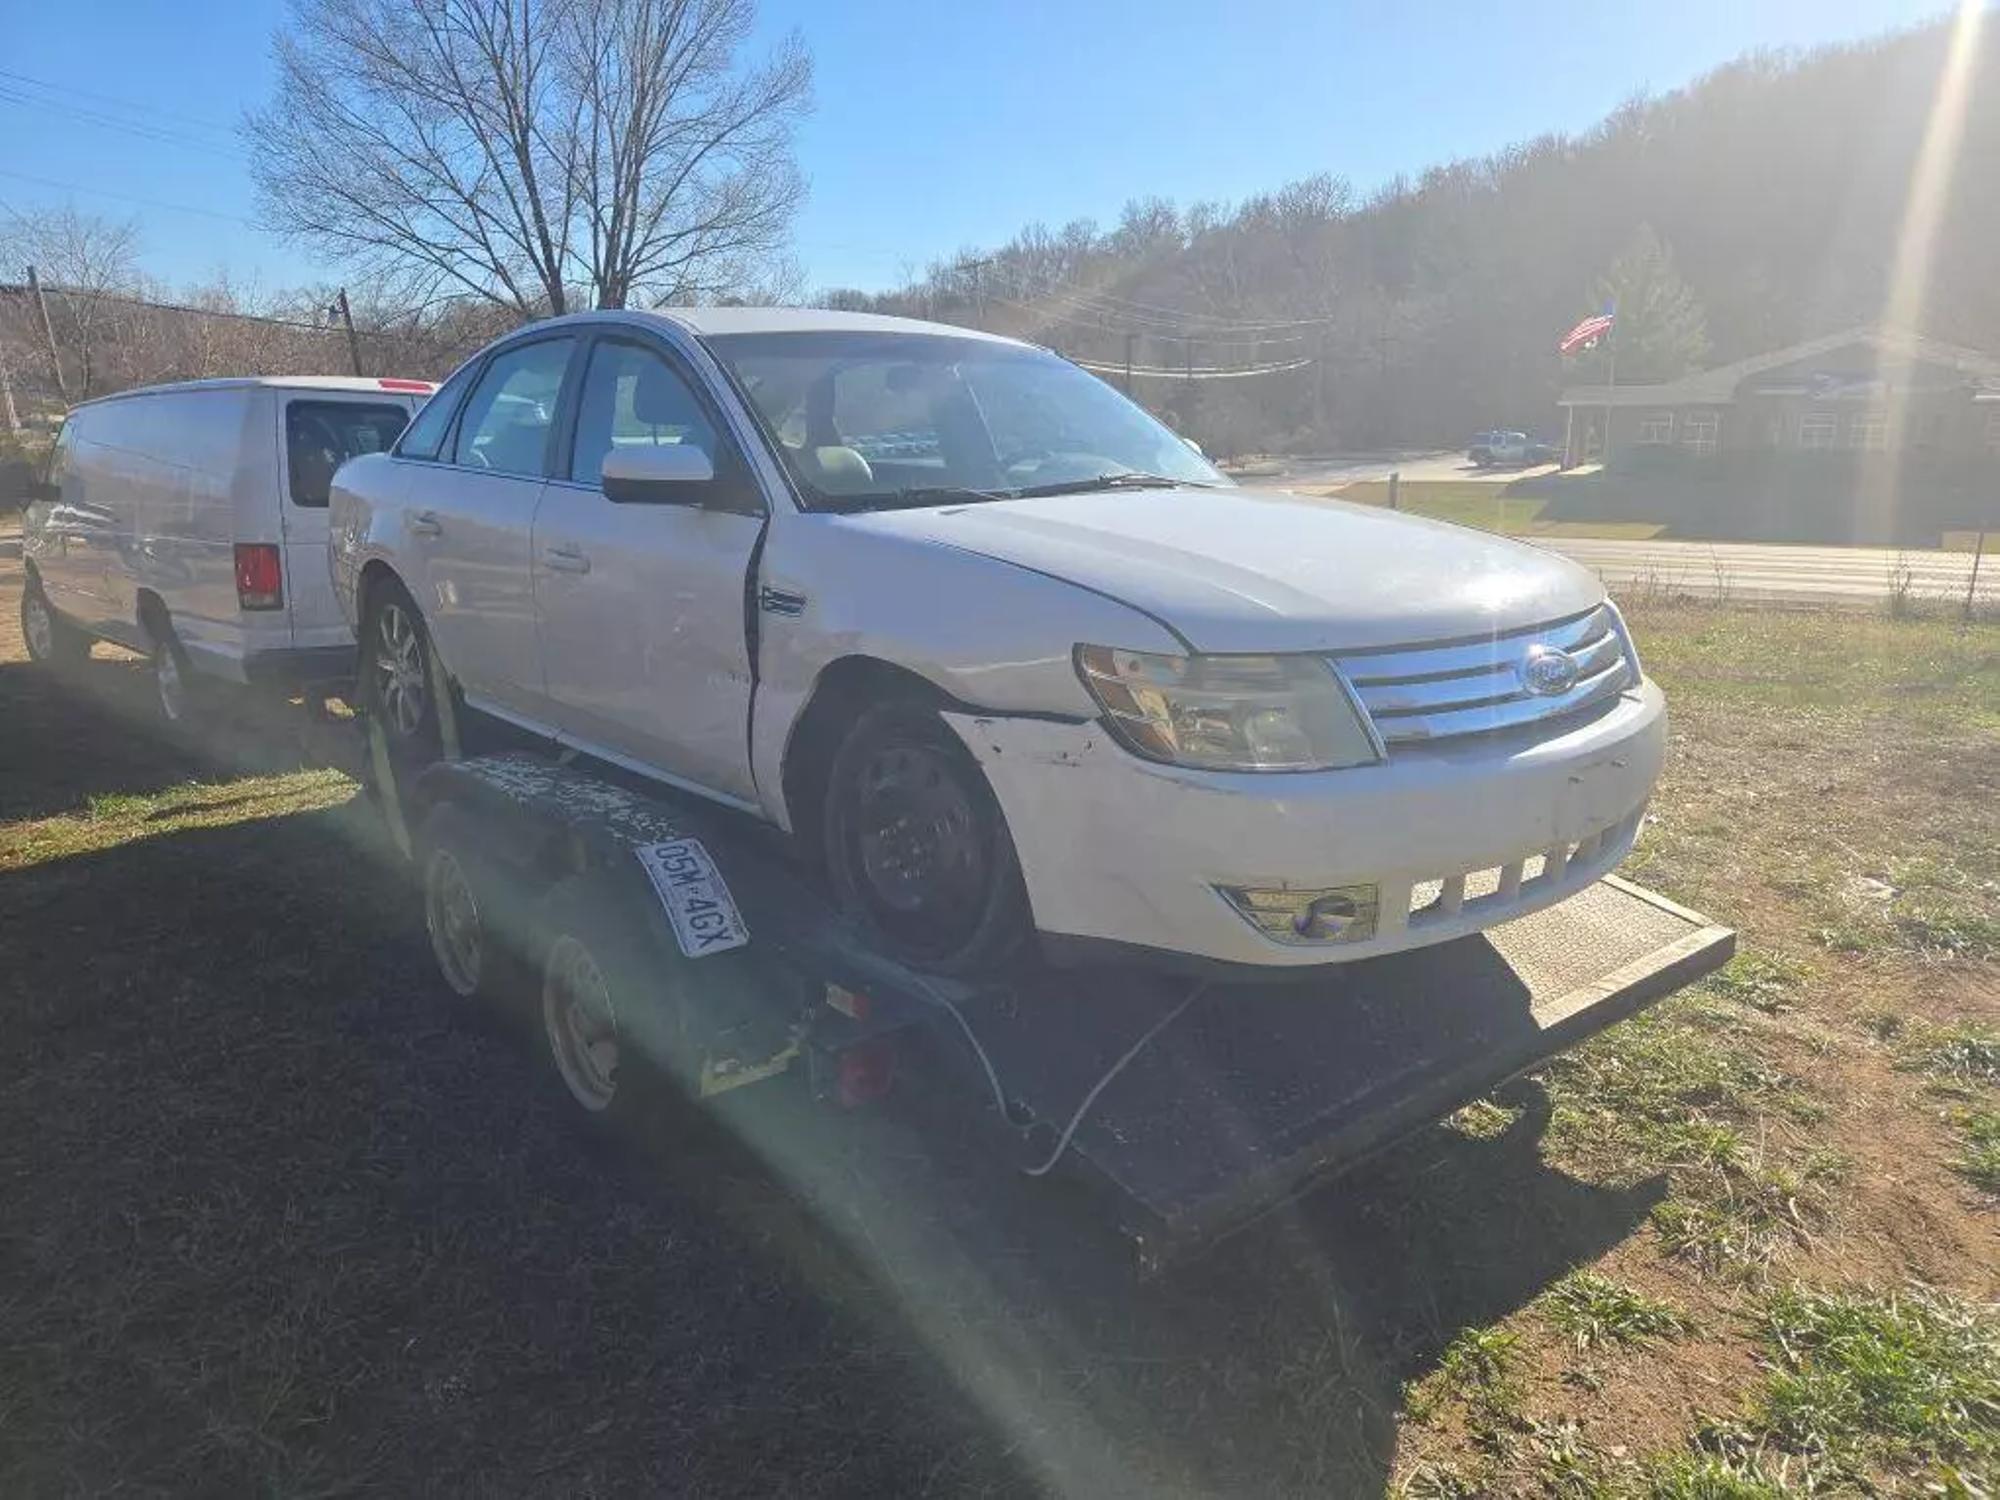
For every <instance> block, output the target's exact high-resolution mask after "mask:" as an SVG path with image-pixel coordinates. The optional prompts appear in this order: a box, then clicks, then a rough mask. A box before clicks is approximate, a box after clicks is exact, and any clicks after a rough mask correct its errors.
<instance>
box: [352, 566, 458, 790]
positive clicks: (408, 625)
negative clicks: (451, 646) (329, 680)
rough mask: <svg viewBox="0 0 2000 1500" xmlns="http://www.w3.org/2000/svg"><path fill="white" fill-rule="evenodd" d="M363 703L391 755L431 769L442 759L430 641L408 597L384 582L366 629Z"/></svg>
mask: <svg viewBox="0 0 2000 1500" xmlns="http://www.w3.org/2000/svg"><path fill="white" fill-rule="evenodd" d="M360 668H361V683H360V688H361V701H362V704H363V705H364V706H365V707H366V708H367V710H368V712H369V715H370V717H372V718H373V719H374V720H375V721H376V722H377V723H379V724H380V725H381V726H382V731H383V733H384V734H385V735H386V736H387V737H388V741H389V749H390V752H391V753H392V754H393V755H394V756H395V757H396V758H397V759H398V760H400V761H403V762H404V763H406V764H416V765H427V764H429V763H430V762H431V761H434V760H436V759H437V758H438V757H439V755H440V754H442V750H441V748H440V747H441V745H442V743H443V741H442V738H441V736H440V735H439V732H438V705H437V695H436V693H435V692H433V691H432V685H433V678H434V676H435V673H434V672H433V671H432V667H431V637H430V632H429V630H427V629H426V628H425V626H424V617H423V616H422V615H421V614H419V613H418V612H417V606H416V604H415V602H414V601H412V600H411V598H410V595H409V591H408V590H407V589H405V588H404V587H403V586H402V585H401V584H400V583H395V582H392V581H388V580H384V581H383V582H382V583H380V584H377V585H376V586H375V588H374V589H373V590H371V591H370V593H369V595H368V613H367V616H366V618H365V619H364V620H363V621H362V624H361V652H360Z"/></svg>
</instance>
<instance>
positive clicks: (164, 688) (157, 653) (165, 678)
mask: <svg viewBox="0 0 2000 1500" xmlns="http://www.w3.org/2000/svg"><path fill="white" fill-rule="evenodd" d="M198 694H199V688H198V687H197V685H196V682H195V676H194V668H193V667H191V666H189V665H188V659H187V652H185V651H183V650H182V649H181V643H180V642H179V641H178V640H176V639H175V638H174V634H173V632H172V631H171V630H168V631H163V632H162V633H161V634H160V636H159V637H158V639H156V640H155V641H154V642H153V695H154V698H155V700H156V701H157V702H158V703H159V706H160V718H161V719H162V720H164V721H165V722H166V725H167V727H168V728H169V729H186V728H187V727H188V726H189V725H190V724H192V723H193V722H194V721H195V719H196V717H197V713H196V710H197V706H198V703H197V699H198Z"/></svg>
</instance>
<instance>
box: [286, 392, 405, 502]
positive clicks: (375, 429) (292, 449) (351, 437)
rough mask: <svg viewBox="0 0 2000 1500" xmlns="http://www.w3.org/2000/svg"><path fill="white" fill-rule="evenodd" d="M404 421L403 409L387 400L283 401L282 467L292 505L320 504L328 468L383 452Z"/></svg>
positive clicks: (329, 482) (328, 484)
mask: <svg viewBox="0 0 2000 1500" xmlns="http://www.w3.org/2000/svg"><path fill="white" fill-rule="evenodd" d="M408 420H409V414H408V413H407V412H405V411H404V410H403V408H402V407H400V406H391V405H389V404H388V403H386V402H384V403H383V404H381V405H379V406H375V405H363V404H362V403H361V402H359V401H287V402H286V403H285V469H286V477H287V478H288V479H289V480H290V482H291V491H292V504H294V505H305V506H310V507H312V508H314V509H322V508H324V507H325V505H326V497H327V491H328V490H329V489H331V488H332V486H333V471H334V470H335V469H338V468H339V467H340V466H341V465H342V464H344V463H346V462H347V460H349V459H350V458H358V457H359V456H360V455H361V454H363V453H380V452H382V450H383V449H385V448H387V447H388V446H389V445H390V444H391V443H393V442H395V441H396V435H397V434H398V433H400V432H401V431H402V430H403V424H404V422H406V421H408Z"/></svg>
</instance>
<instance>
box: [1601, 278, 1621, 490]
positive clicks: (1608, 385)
mask: <svg viewBox="0 0 2000 1500" xmlns="http://www.w3.org/2000/svg"><path fill="white" fill-rule="evenodd" d="M1604 351H1605V354H1606V355H1607V356H1608V358H1609V360H1610V368H1609V369H1608V370H1607V371H1606V372H1605V384H1604V457H1603V460H1602V467H1603V468H1604V469H1605V470H1607V471H1608V470H1609V469H1610V468H1611V403H1612V400H1613V398H1614V397H1616V396H1617V394H1618V304H1617V302H1615V301H1614V302H1613V303H1612V304H1611V326H1610V327H1609V328H1607V329H1605V330H1604Z"/></svg>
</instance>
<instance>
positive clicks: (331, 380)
mask: <svg viewBox="0 0 2000 1500" xmlns="http://www.w3.org/2000/svg"><path fill="white" fill-rule="evenodd" d="M260 385H262V386H271V387H273V388H274V389H277V390H281V391H355V392H366V393H368V394H369V395H383V394H388V395H392V396H428V395H429V394H430V393H431V392H432V391H434V390H436V389H437V384H436V382H434V381H429V380H405V379H402V378H401V377H399V376H394V375H384V376H380V377H376V376H357V375H225V376H220V377H217V378H215V379H211V380H176V381H171V382H169V383H168V384H166V385H139V386H134V387H133V388H132V389H131V390H129V391H113V392H112V393H111V394H110V395H108V396H96V397H93V398H92V399H91V400H89V401H79V402H77V404H76V407H72V408H71V410H76V409H77V408H80V407H85V406H100V405H102V404H103V403H105V402H107V401H124V400H128V399H129V398H131V397H133V396H155V395H158V394H159V393H160V392H162V391H232V390H240V389H243V388H245V387H249V386H260Z"/></svg>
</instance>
